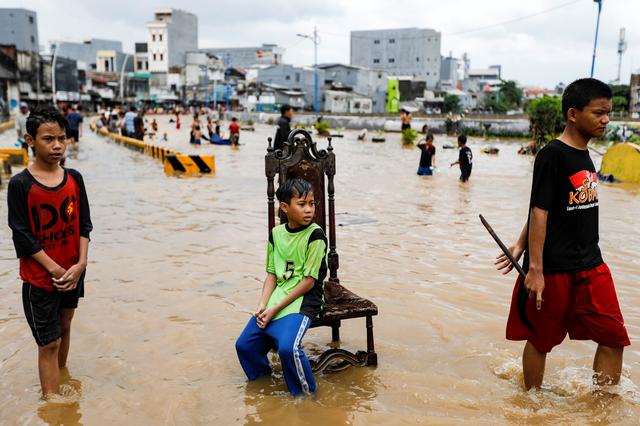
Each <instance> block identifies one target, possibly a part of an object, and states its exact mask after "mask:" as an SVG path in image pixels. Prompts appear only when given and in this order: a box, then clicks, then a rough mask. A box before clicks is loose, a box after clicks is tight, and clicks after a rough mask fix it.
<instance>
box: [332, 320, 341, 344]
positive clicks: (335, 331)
mask: <svg viewBox="0 0 640 426" xmlns="http://www.w3.org/2000/svg"><path fill="white" fill-rule="evenodd" d="M339 341H340V321H338V322H337V323H335V324H332V325H331V343H338V342H339Z"/></svg>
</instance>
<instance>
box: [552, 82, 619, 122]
mask: <svg viewBox="0 0 640 426" xmlns="http://www.w3.org/2000/svg"><path fill="white" fill-rule="evenodd" d="M612 97H613V93H611V88H610V87H609V85H608V84H606V83H603V82H602V81H600V80H597V79H595V78H581V79H579V80H576V81H574V82H573V83H571V84H570V85H568V86H567V88H566V89H564V93H563V94H562V115H563V116H564V118H565V120H566V119H567V113H568V112H569V109H571V108H575V109H577V110H580V111H582V109H583V108H584V107H586V106H587V105H589V102H591V101H593V100H595V99H611V98H612Z"/></svg>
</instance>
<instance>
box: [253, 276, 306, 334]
mask: <svg viewBox="0 0 640 426" xmlns="http://www.w3.org/2000/svg"><path fill="white" fill-rule="evenodd" d="M315 283H316V280H315V278H313V277H304V278H303V279H302V281H300V282H299V283H298V285H297V286H295V288H294V289H293V290H292V291H291V293H289V294H288V295H287V297H285V298H284V299H282V301H281V302H280V303H278V304H277V305H276V306H273V307H271V308H269V309H266V310H265V311H264V312H262V313H261V314H260V315H258V317H257V322H258V327H261V328H265V327H266V326H267V324H269V322H270V321H271V319H273V317H275V316H276V315H277V314H278V312H280V311H281V310H283V309H284V308H285V307H287V306H289V305H290V304H291V303H293V301H294V300H296V299H297V298H298V297H300V296H303V295H305V294H306V293H308V292H309V290H311V289H312V288H313V286H314V285H315Z"/></svg>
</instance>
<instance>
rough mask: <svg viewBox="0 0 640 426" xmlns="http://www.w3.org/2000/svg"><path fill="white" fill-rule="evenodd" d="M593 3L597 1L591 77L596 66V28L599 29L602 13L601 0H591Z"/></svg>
mask: <svg viewBox="0 0 640 426" xmlns="http://www.w3.org/2000/svg"><path fill="white" fill-rule="evenodd" d="M593 2H594V3H598V20H597V21H596V39H595V41H594V42H593V59H592V60H591V78H593V71H594V70H595V67H596V49H597V47H598V30H599V29H600V14H601V13H602V0H593Z"/></svg>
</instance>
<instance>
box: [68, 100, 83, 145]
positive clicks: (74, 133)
mask: <svg viewBox="0 0 640 426" xmlns="http://www.w3.org/2000/svg"><path fill="white" fill-rule="evenodd" d="M67 121H68V122H69V126H68V127H67V138H68V139H69V142H71V143H74V144H76V143H78V142H80V137H81V136H82V123H83V122H84V116H83V115H82V105H78V106H77V107H76V108H73V107H71V112H70V113H68V114H67Z"/></svg>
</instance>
